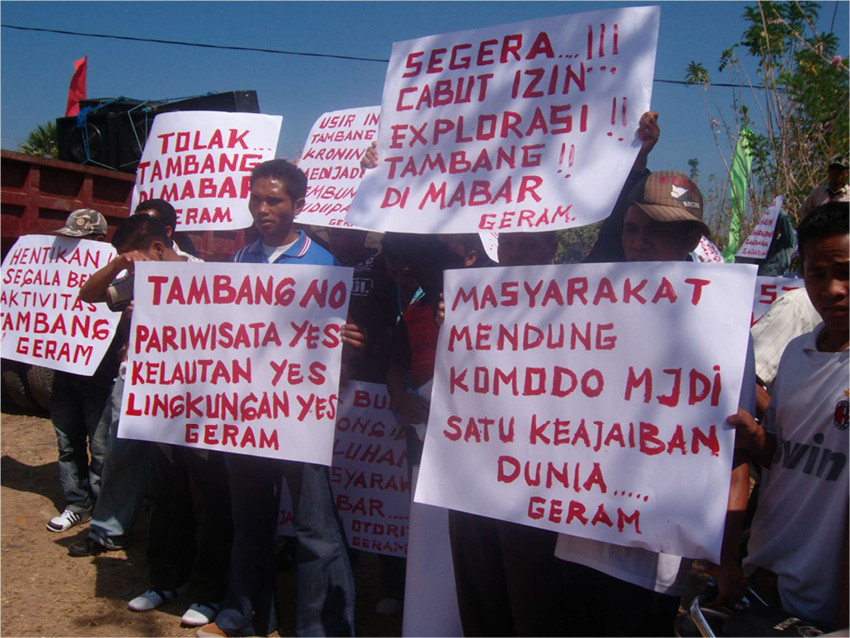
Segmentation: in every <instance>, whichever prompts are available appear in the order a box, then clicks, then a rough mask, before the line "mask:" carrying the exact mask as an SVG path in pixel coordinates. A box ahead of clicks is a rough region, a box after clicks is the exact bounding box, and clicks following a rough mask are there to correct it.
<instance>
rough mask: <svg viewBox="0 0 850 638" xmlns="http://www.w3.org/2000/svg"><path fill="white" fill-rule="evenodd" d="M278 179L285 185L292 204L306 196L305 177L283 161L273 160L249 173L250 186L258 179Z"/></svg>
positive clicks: (259, 165)
mask: <svg viewBox="0 0 850 638" xmlns="http://www.w3.org/2000/svg"><path fill="white" fill-rule="evenodd" d="M262 178H266V179H278V180H280V181H282V182H283V183H284V184H286V194H287V195H289V199H290V200H292V203H293V204H294V203H295V202H296V201H298V200H299V199H302V198H303V197H305V196H306V195H307V175H305V174H304V171H302V170H301V169H300V168H298V167H297V166H296V165H295V164H292V163H291V162H287V161H286V160H284V159H273V160H269V161H268V162H263V163H262V164H257V165H256V166H255V167H254V170H253V171H251V186H253V185H254V181H255V180H258V179H262Z"/></svg>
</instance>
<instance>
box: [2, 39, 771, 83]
mask: <svg viewBox="0 0 850 638" xmlns="http://www.w3.org/2000/svg"><path fill="white" fill-rule="evenodd" d="M0 27H2V28H4V29H16V30H18V31H36V32H39V33H58V34H60V35H75V36H80V37H85V38H102V39H107V40H129V41H131V42H150V43H154V44H173V45H176V46H184V47H199V48H202V49H222V50H226V51H250V52H256V53H274V54H277V55H299V56H303V57H311V58H331V59H335V60H353V61H356V62H381V63H384V64H386V63H388V62H389V60H388V59H386V58H364V57H360V56H356V55H338V54H335V53H314V52H311V51H286V50H284V49H265V48H261V47H243V46H232V45H226V44H207V43H205V42H186V41H181V40H162V39H160V38H138V37H134V36H129V35H110V34H106V33H84V32H82V31H67V30H63V29H45V28H41V27H22V26H20V25H15V24H3V25H0ZM654 82H661V83H663V84H678V85H685V86H692V85H693V84H694V83H691V82H686V81H684V80H663V79H661V78H655V79H654ZM711 86H719V87H727V88H733V89H734V88H739V87H738V85H737V84H730V83H726V82H711ZM753 88H755V89H764V88H765V87H763V86H756V87H753Z"/></svg>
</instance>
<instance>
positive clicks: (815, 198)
mask: <svg viewBox="0 0 850 638" xmlns="http://www.w3.org/2000/svg"><path fill="white" fill-rule="evenodd" d="M848 166H850V164H848V160H847V155H836V156H834V157H833V158H832V159H830V160H829V164H828V165H827V167H826V175H827V183H826V184H822V185H821V186H816V187H815V188H814V189H812V192H811V193H809V196H808V197H806V199H805V201H803V203H802V205H801V206H800V210H799V211H797V219H799V220H803V219H805V218H806V215H808V214H809V213H810V212H811V211H812V210H814V209H815V208H817V207H818V206H821V205H823V204H826V203H827V202H850V186H848V185H847V177H848V175H850V169H848Z"/></svg>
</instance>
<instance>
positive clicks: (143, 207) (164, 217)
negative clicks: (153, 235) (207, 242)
mask: <svg viewBox="0 0 850 638" xmlns="http://www.w3.org/2000/svg"><path fill="white" fill-rule="evenodd" d="M133 214H134V215H139V214H142V215H152V216H153V217H155V218H156V219H158V220H159V221H160V222H162V223H163V225H164V226H165V227H166V229H167V230H168V236H169V237H171V240H172V241H173V242H174V244H173V246H172V248H173V249H174V252H175V253H177V254H178V255H180V256H181V257H189V256H193V257H197V256H198V253H197V251H196V250H195V246H194V244H193V243H192V238H191V237H189V235H187V234H186V233H178V232H176V229H177V211H176V210H175V209H174V206H172V205H171V204H170V203H169V202H167V201H166V200H164V199H146V200H145V201H143V202H139V204H138V205H137V206H136V210H135V211H133Z"/></svg>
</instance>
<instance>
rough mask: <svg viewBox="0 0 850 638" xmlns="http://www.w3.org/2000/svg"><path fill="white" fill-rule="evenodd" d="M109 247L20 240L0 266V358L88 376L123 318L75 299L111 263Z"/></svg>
mask: <svg viewBox="0 0 850 638" xmlns="http://www.w3.org/2000/svg"><path fill="white" fill-rule="evenodd" d="M113 257H115V249H114V248H113V247H112V245H111V244H109V243H107V242H98V241H92V240H90V239H74V238H71V237H62V236H56V235H25V236H23V237H20V238H19V239H18V241H16V242H15V245H14V246H12V249H11V250H10V251H9V252H8V253H7V255H6V258H5V259H4V260H3V274H2V280H3V290H2V293H0V308H1V309H0V317H2V319H1V320H0V321H2V330H3V337H2V350H3V357H4V358H6V359H12V360H14V361H22V362H23V363H29V364H32V365H38V366H44V367H46V368H52V369H53V370H62V371H64V372H73V373H76V374H82V375H85V376H91V375H92V374H94V372H95V370H97V367H98V365H100V362H101V360H102V359H103V356H104V354H106V350H107V349H108V348H109V344H110V343H111V342H112V337H113V336H114V335H115V329H116V328H117V326H118V321H119V320H120V319H121V315H120V314H119V313H116V312H112V311H111V310H109V309H108V308H107V307H106V304H91V303H85V302H82V301H80V300H79V299H77V294H78V293H79V290H80V286H82V285H83V282H84V281H85V280H86V279H88V277H89V276H90V275H91V274H92V273H94V272H96V271H97V270H100V269H101V268H103V266H105V265H106V264H107V263H109V261H111V260H112V258H113Z"/></svg>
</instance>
